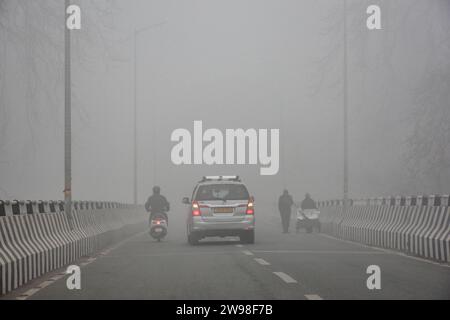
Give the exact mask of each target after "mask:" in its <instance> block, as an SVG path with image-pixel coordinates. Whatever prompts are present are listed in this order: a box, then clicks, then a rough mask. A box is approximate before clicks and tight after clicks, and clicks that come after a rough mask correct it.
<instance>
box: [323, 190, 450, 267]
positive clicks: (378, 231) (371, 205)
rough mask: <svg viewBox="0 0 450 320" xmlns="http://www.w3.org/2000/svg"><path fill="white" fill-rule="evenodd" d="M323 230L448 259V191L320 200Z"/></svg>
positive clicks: (404, 250) (349, 237) (429, 257)
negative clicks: (344, 200)
mask: <svg viewBox="0 0 450 320" xmlns="http://www.w3.org/2000/svg"><path fill="white" fill-rule="evenodd" d="M318 205H319V208H320V210H321V217H320V219H321V224H322V232H324V233H327V234H330V235H332V236H335V237H338V238H342V239H347V240H351V241H355V242H361V243H364V244H367V245H371V246H377V247H381V248H387V249H393V250H398V251H402V252H405V253H408V254H411V255H415V256H419V257H423V258H427V259H431V260H436V261H441V262H450V199H449V196H448V195H442V196H440V195H432V196H414V197H401V196H397V197H389V198H371V199H363V200H350V201H349V204H348V206H347V210H344V205H343V201H342V200H333V201H319V202H318Z"/></svg>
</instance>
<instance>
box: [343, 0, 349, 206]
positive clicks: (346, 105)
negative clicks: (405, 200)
mask: <svg viewBox="0 0 450 320" xmlns="http://www.w3.org/2000/svg"><path fill="white" fill-rule="evenodd" d="M343 1H344V99H343V100H344V101H343V102H344V212H345V211H346V210H347V205H348V74H347V73H348V71H347V0H343Z"/></svg>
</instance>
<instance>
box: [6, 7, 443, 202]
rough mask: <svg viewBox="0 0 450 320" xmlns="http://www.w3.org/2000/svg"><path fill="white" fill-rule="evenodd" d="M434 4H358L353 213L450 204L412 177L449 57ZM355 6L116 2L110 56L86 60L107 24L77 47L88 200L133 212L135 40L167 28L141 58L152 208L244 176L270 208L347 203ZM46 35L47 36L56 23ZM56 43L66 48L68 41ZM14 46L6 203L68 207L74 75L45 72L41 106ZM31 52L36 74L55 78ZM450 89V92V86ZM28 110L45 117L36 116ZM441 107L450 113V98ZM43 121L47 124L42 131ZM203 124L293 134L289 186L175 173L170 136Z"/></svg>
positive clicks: (76, 127)
mask: <svg viewBox="0 0 450 320" xmlns="http://www.w3.org/2000/svg"><path fill="white" fill-rule="evenodd" d="M38 1H41V2H45V1H46V2H48V3H53V4H54V1H51V0H48V1H47V0H38ZM7 2H8V1H6V5H8V3H7ZM74 2H75V3H76V2H77V1H74ZM421 2H422V1H406V0H405V1H395V2H394V4H389V3H388V2H387V1H348V3H349V9H348V14H349V24H348V33H349V40H348V50H349V53H348V66H349V69H348V79H349V123H350V125H349V136H350V141H349V148H350V163H349V167H350V196H351V197H370V196H388V195H398V194H415V193H425V194H430V193H435V192H439V191H437V190H436V188H435V187H434V186H433V184H432V183H425V182H426V181H425V182H424V181H414V180H413V181H411V179H409V178H408V172H407V170H406V166H405V161H404V154H405V148H406V146H405V141H406V139H407V137H408V135H409V134H410V133H411V131H412V124H411V118H410V114H411V112H412V108H413V107H414V104H415V102H416V99H417V97H416V96H415V94H414V93H415V90H416V88H417V86H418V85H419V84H420V83H421V81H422V80H423V76H424V74H426V73H427V72H428V71H429V70H434V69H435V68H436V66H437V65H438V64H439V63H440V62H441V60H440V59H438V58H439V57H441V58H442V56H445V55H446V54H448V52H449V51H448V47H449V45H448V42H447V43H443V45H442V47H437V48H436V47H430V46H429V41H430V37H431V38H433V37H441V38H442V37H443V36H442V35H443V34H444V35H445V34H446V32H447V37H448V30H449V21H450V19H449V18H450V4H449V2H448V1H438V0H433V1H429V2H427V3H430V7H432V8H433V9H430V10H428V11H427V12H426V13H423V14H422V9H423V5H421V4H420V3H421ZM78 3H80V5H81V7H82V10H83V11H82V14H84V12H86V11H88V10H94V8H93V7H92V5H91V4H90V1H80V2H78ZM341 3H342V2H341V1H338V0H336V1H328V0H327V1H312V0H311V1H297V0H295V1H294V0H292V1H288V0H283V1H274V0H272V1H260V0H252V1H237V0H232V1H219V0H214V1H207V0H202V1H200V0H199V1H192V0H189V1H166V0H164V1H163V0H159V1H144V0H141V1H138V0H133V1H129V0H127V1H125V0H117V1H116V2H115V6H114V7H112V9H111V12H110V15H111V16H112V17H113V19H112V20H113V23H112V25H111V27H110V28H109V29H108V31H107V34H105V35H104V38H105V41H106V42H107V44H108V47H107V49H105V47H104V44H103V43H98V42H97V43H91V44H90V45H89V46H88V45H86V43H87V42H86V41H83V38H84V37H88V35H89V33H94V32H97V31H98V30H97V27H96V26H95V23H96V21H89V22H86V21H85V20H82V30H81V31H75V32H74V33H73V38H74V40H73V41H74V52H75V53H74V58H73V65H72V66H73V89H72V91H73V151H72V153H73V161H72V163H73V197H74V199H83V200H84V199H86V200H115V201H124V202H131V201H132V196H133V194H132V190H133V189H132V186H133V180H132V179H133V92H134V90H133V38H132V35H133V31H134V29H135V28H142V27H146V26H148V25H151V24H155V23H159V22H161V21H165V22H166V23H165V24H164V25H161V26H159V27H157V28H155V29H151V30H148V31H145V32H143V33H142V34H140V35H139V38H138V43H137V48H138V50H137V65H138V72H137V101H138V119H139V120H138V144H139V147H138V150H139V151H138V175H139V200H140V201H141V202H142V201H144V199H145V198H146V197H147V196H148V195H149V193H150V192H151V187H152V185H154V184H159V185H160V186H161V187H162V192H163V193H164V194H166V195H167V196H168V198H170V199H172V201H174V202H178V201H180V200H181V197H183V196H189V195H190V193H191V192H192V187H193V185H194V184H195V182H196V181H198V180H199V179H200V178H201V176H202V175H205V174H239V175H240V176H242V178H243V180H244V181H245V182H246V183H247V184H248V185H249V189H250V190H251V193H252V194H254V195H255V197H256V199H257V200H258V199H265V200H267V199H272V198H273V199H275V198H276V197H277V196H278V194H279V193H280V192H281V191H282V189H283V188H284V187H286V188H288V189H289V190H290V191H291V193H292V194H293V195H294V197H295V198H297V199H299V198H301V197H302V196H303V194H304V193H305V192H310V193H311V194H312V195H313V197H314V198H316V199H330V198H333V199H334V198H340V197H342V184H343V162H342V161H343V122H342V120H343V115H342V112H343V98H342V76H343V73H342V70H343V62H342V61H343V60H342V59H343V56H342V50H343V42H342V29H340V28H342V24H341V23H342V5H341ZM373 3H377V4H379V5H380V6H381V9H382V27H383V29H382V30H377V31H370V32H369V31H368V30H367V29H366V27H365V18H366V17H367V15H366V13H365V10H366V8H367V6H368V5H369V4H373ZM431 3H432V4H431ZM49 7H50V8H51V7H52V6H49ZM53 7H55V6H53ZM56 8H57V6H56ZM8 14H14V13H13V12H9V13H8ZM431 22H433V26H435V28H434V29H432V30H430V28H429V25H430V23H431ZM36 25H38V26H41V27H42V28H45V21H40V22H39V23H38V24H36ZM102 32H104V30H103V31H102ZM2 34H3V33H2ZM3 35H4V34H3ZM55 36H56V38H57V39H58V37H59V39H61V41H63V38H62V32H55ZM77 38H78V39H77ZM0 42H1V43H2V46H3V50H2V51H1V52H2V55H3V56H2V57H1V64H0V65H1V68H2V69H1V71H0V72H1V73H2V74H3V75H2V76H0V82H1V86H2V87H1V91H0V106H1V108H2V112H3V113H2V117H3V120H2V121H0V125H1V126H2V130H1V134H2V136H0V139H1V140H2V143H1V147H0V152H1V155H0V188H1V190H0V198H10V199H15V198H17V199H62V196H63V193H62V190H63V181H64V180H63V178H64V176H63V174H64V168H63V164H64V162H63V108H64V105H63V92H64V87H63V82H62V79H63V78H61V74H62V65H61V64H60V63H59V62H57V61H55V64H54V67H53V68H51V69H45V68H41V69H42V72H40V73H39V74H40V77H41V78H40V79H32V80H33V81H31V83H34V82H44V83H47V82H48V83H49V85H48V88H47V89H48V91H49V92H50V96H51V98H49V97H48V96H46V95H45V94H40V93H38V94H35V95H30V93H29V92H30V90H31V89H30V87H31V88H32V86H33V85H32V84H31V85H30V82H29V81H30V79H29V75H30V73H29V72H28V71H29V70H28V68H27V66H28V64H26V63H24V61H23V55H17V54H15V53H16V52H18V51H19V48H20V49H24V48H25V42H23V41H16V42H13V41H10V40H8V41H0ZM83 44H84V45H83ZM77 45H78V46H80V45H83V47H82V48H80V47H78V48H77ZM47 49H48V48H47ZM33 50H40V48H34V49H33ZM54 50H55V55H56V56H57V55H60V56H61V55H62V51H61V48H55V49H54ZM26 52H28V53H29V54H28V57H29V59H30V61H31V62H30V61H28V62H29V63H31V64H33V63H35V64H36V65H37V66H40V65H42V62H41V61H33V53H32V52H33V51H31V50H28V51H26ZM26 56H27V55H25V57H26ZM60 58H61V57H60ZM442 67H443V68H448V67H449V65H448V64H447V65H444V66H442ZM41 69H39V70H41ZM27 70H28V71H27ZM444 75H445V80H446V81H449V72H444ZM55 79H56V83H57V85H55V86H53V85H50V83H53V82H55ZM58 79H59V80H58ZM58 81H59V82H58ZM58 84H59V85H58ZM438 99H439V97H438ZM51 100H54V101H53V102H52V101H51ZM27 101H28V102H27ZM29 101H31V104H30V105H31V109H30V108H25V107H24V105H25V104H27V103H29ZM441 102H442V103H443V104H446V105H448V104H449V102H448V101H446V100H445V97H442V98H441ZM449 109H450V106H449ZM30 110H31V112H36V113H37V114H38V115H39V116H36V117H34V118H33V117H31V118H30V115H29V112H30ZM33 110H34V111H33ZM449 112H450V111H449ZM5 119H7V121H5ZM37 119H39V120H37ZM194 120H202V121H203V126H204V127H205V129H206V128H219V129H221V130H222V131H225V129H227V128H244V129H246V128H256V129H259V128H269V129H270V128H280V132H281V141H280V144H281V148H280V171H279V173H278V174H277V175H275V176H260V175H259V165H256V166H238V165H235V166H187V165H182V166H175V165H173V164H172V163H171V160H170V151H171V148H172V147H173V145H174V143H173V142H171V141H170V134H171V132H172V131H173V130H175V129H177V128H187V129H188V130H190V131H191V132H192V130H193V121H194ZM154 150H156V151H157V152H156V155H154V154H153V151H154ZM154 160H156V161H154ZM447 177H448V176H447ZM444 182H445V184H444V185H445V186H446V187H447V188H450V182H449V181H448V180H446V181H444Z"/></svg>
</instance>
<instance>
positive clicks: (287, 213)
mask: <svg viewBox="0 0 450 320" xmlns="http://www.w3.org/2000/svg"><path fill="white" fill-rule="evenodd" d="M293 204H294V201H293V200H292V196H291V195H290V194H289V192H288V191H287V190H284V191H283V194H282V195H281V196H280V198H279V199H278V210H280V215H281V225H282V227H283V233H288V232H289V223H290V221H291V207H292V205H293Z"/></svg>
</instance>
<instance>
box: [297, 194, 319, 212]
mask: <svg viewBox="0 0 450 320" xmlns="http://www.w3.org/2000/svg"><path fill="white" fill-rule="evenodd" d="M300 208H301V209H302V210H306V209H317V205H316V202H315V201H314V200H313V199H312V198H311V195H310V194H309V193H307V194H305V199H303V201H302V203H301V204H300Z"/></svg>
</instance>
